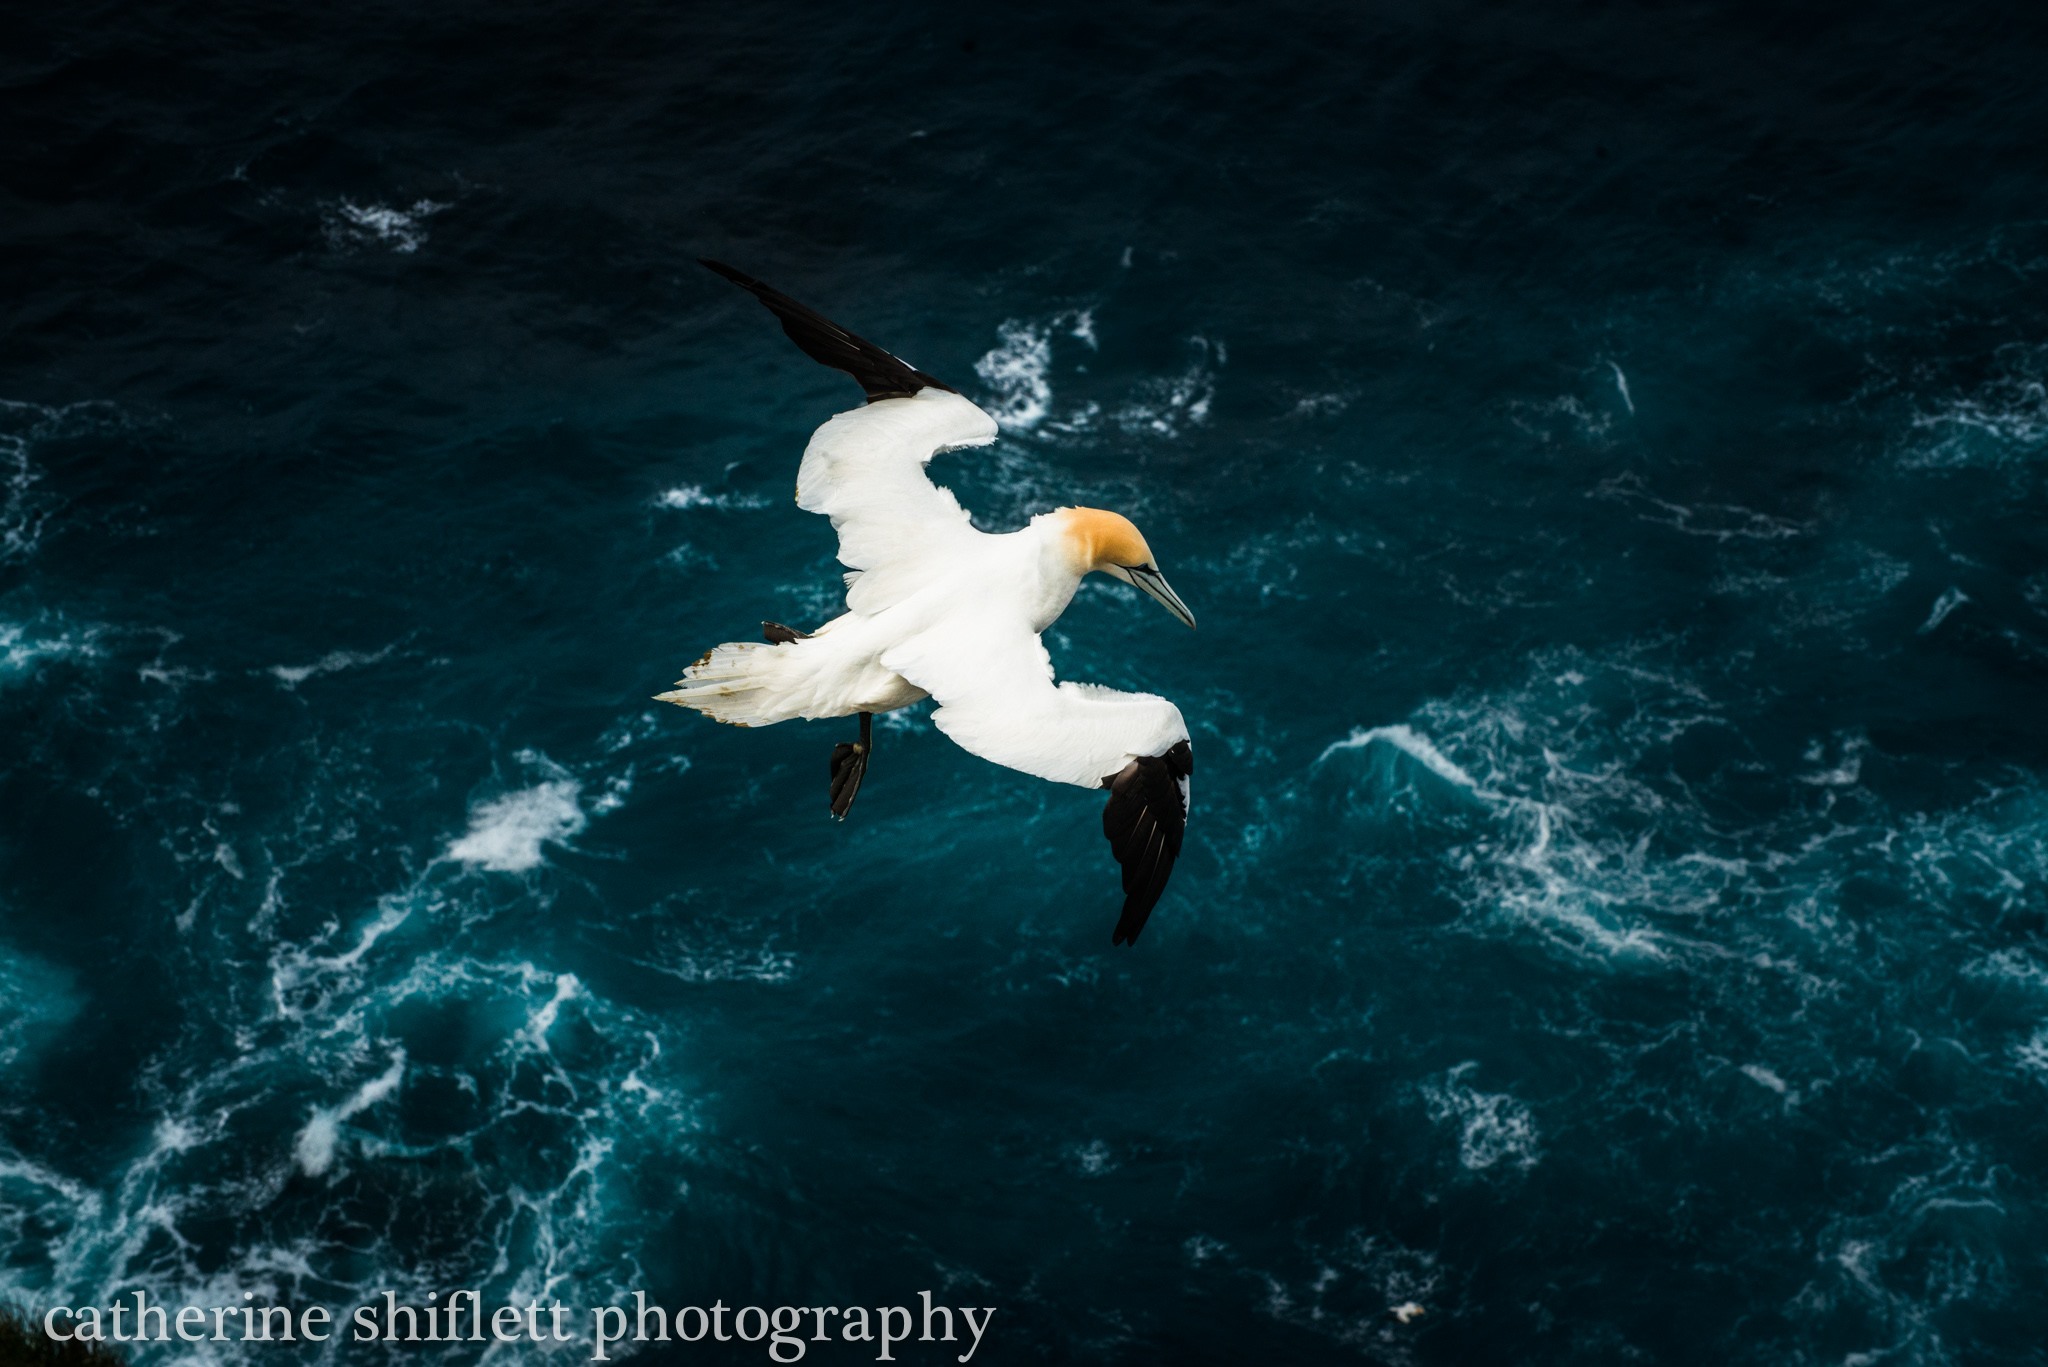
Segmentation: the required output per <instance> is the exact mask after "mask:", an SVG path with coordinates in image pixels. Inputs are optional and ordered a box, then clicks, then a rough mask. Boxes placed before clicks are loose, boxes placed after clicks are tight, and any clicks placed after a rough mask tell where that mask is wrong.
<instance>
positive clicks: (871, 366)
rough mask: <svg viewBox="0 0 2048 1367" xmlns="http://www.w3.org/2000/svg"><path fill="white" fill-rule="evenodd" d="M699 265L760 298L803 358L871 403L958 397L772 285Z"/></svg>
mask: <svg viewBox="0 0 2048 1367" xmlns="http://www.w3.org/2000/svg"><path fill="white" fill-rule="evenodd" d="M697 262H698V264H699V265H701V266H703V267H704V268H705V269H706V270H708V271H712V272H714V273H715V274H718V275H721V276H724V277H725V278H726V279H727V280H730V281H731V282H732V283H733V284H735V285H738V286H739V287H740V288H741V289H743V290H745V291H747V292H748V293H749V294H751V295H753V296H754V297H755V298H756V299H759V300H760V301H761V303H762V304H763V305H764V306H766V308H767V309H768V311H769V312H770V313H772V314H774V315H775V316H776V317H777V318H778V319H780V320H781V322H782V330H783V332H784V333H786V334H787V335H788V337H789V339H790V340H791V341H792V342H795V343H796V344H797V346H798V348H799V349H801V350H802V351H803V353H804V354H805V355H807V356H809V357H810V358H811V359H812V360H814V361H817V362H819V363H820V364H823V365H828V366H831V367H832V368H833V369H834V370H843V371H845V372H846V373H847V374H848V375H851V376H853V378H854V379H855V380H857V381H858V382H859V383H860V387H861V389H862V391H863V392H864V393H866V395H867V396H868V402H869V403H873V402H875V401H876V400H877V399H899V398H908V397H909V396H911V395H913V394H915V393H917V391H918V390H920V389H943V390H946V391H947V392H949V393H953V394H957V393H959V392H960V391H959V390H957V389H954V388H953V386H951V385H949V384H947V383H946V382H945V381H944V380H940V379H937V378H935V377H933V376H931V375H927V374H925V373H924V372H923V371H922V370H919V369H918V368H917V367H915V366H913V365H911V364H910V363H909V362H908V361H905V360H904V359H903V358H902V357H900V356H896V355H894V354H892V353H890V352H888V351H884V350H883V349H882V348H881V347H878V346H876V345H875V344H874V343H873V342H870V341H868V340H867V339H866V338H864V337H861V336H859V335H858V334H856V333H852V332H848V331H847V330H846V329H845V328H843V327H841V326H839V324H837V323H835V322H833V321H832V320H831V319H829V318H827V317H825V316H824V315H823V314H821V313H819V312H817V311H816V310H815V309H812V308H808V307H806V306H805V305H803V304H799V303H798V302H797V301H796V300H794V299H792V298H790V297H789V296H788V295H786V294H784V293H783V292H782V291H781V290H778V289H776V288H775V287H774V286H773V285H769V284H766V283H764V282H762V281H760V280H756V279H755V278H754V277H753V276H751V275H748V274H747V273H746V272H745V271H743V270H739V269H737V268H736V267H733V266H728V265H726V264H725V263H724V262H723V261H714V260H712V259H711V258H710V257H708V256H700V257H698V258H697Z"/></svg>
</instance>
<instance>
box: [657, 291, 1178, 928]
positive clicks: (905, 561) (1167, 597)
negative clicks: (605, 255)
mask: <svg viewBox="0 0 2048 1367" xmlns="http://www.w3.org/2000/svg"><path fill="white" fill-rule="evenodd" d="M706 264H707V265H711V266H712V268H713V269H714V270H718V271H719V272H720V273H721V274H723V275H726V276H727V277H728V278H729V279H733V280H735V281H736V283H739V284H741V285H742V286H743V287H744V288H747V289H749V290H751V291H753V292H754V293H755V294H756V295H757V296H758V297H760V298H761V300H762V302H763V303H765V304H767V306H768V307H769V308H770V309H771V310H773V311H774V312H775V313H776V314H777V316H778V317H781V318H782V319H783V324H784V328H785V330H786V331H787V332H789V334H790V336H791V337H792V339H794V340H795V341H796V342H797V344H798V345H799V346H801V347H803V349H804V350H805V351H807V352H809V353H810V354H811V355H813V356H814V357H817V358H818V359H820V360H823V361H825V362H826V363H827V364H831V365H835V366H838V367H839V368H841V369H845V370H847V371H848V372H849V373H850V374H853V375H854V376H855V378H857V379H859V380H861V382H862V384H863V387H864V388H866V389H867V390H868V393H869V395H870V402H869V403H868V404H867V405H865V406H864V407H861V408H857V409H854V410H852V411H850V412H846V413H841V414H839V415H837V416H836V417H833V418H831V419H830V420H828V421H827V422H826V423H825V424H824V425H823V426H822V427H820V428H819V429H818V430H817V432H816V434H815V435H813V436H812V438H811V441H810V445H809V446H808V447H807V448H806V449H805V451H804V456H803V461H802V463H801V465H800V466H799V469H798V474H797V494H796V500H797V504H798V506H799V507H802V508H804V509H807V510H809V511H811V512H816V513H823V514H824V515H825V516H826V517H828V518H830V519H831V521H832V525H833V527H834V528H835V529H836V530H837V532H838V534H839V559H840V561H841V563H843V564H844V565H846V566H847V567H848V573H847V576H846V580H847V593H846V605H847V611H846V612H845V613H844V614H842V615H841V616H839V617H836V618H834V619H833V620H832V621H830V622H827V623H825V624H824V625H823V626H821V627H818V628H817V629H816V630H815V631H813V632H811V633H809V634H808V635H806V634H804V633H801V632H794V631H790V630H789V629H788V628H775V627H773V626H772V624H770V626H771V641H770V643H766V644H763V643H756V642H738V643H729V644H726V645H721V646H718V647H716V648H714V649H713V650H711V651H710V652H709V653H708V654H707V655H705V656H704V657H703V658H702V659H701V660H699V661H698V662H697V663H696V664H694V665H692V666H691V667H690V668H689V669H687V670H685V671H684V673H683V677H682V679H681V680H679V681H678V683H677V685H676V687H675V688H674V689H673V690H672V691H670V692H667V693H663V694H661V695H659V696H660V698H661V700H662V701H664V702H672V703H677V704H679V705H681V706H684V707H689V708H694V709H696V710H697V711H700V712H702V713H704V714H705V715H707V716H710V717H713V718H715V719H717V720H719V721H724V722H730V723H733V724H736V725H741V726H763V725H769V724H772V723H774V722H779V721H789V720H793V719H796V718H824V717H844V716H852V715H860V716H861V718H862V723H863V732H862V741H861V743H859V744H857V745H851V746H849V745H842V746H840V747H839V751H840V753H838V754H835V757H834V765H833V796H834V803H833V810H834V814H835V815H841V816H843V815H844V814H845V808H846V807H847V806H850V805H851V802H852V794H853V792H854V791H857V790H858V785H859V781H860V777H861V775H862V773H864V772H865V768H866V765H867V761H868V748H869V733H868V731H867V728H866V722H867V716H868V714H872V713H875V712H886V711H890V710H892V709H894V708H899V707H905V706H908V705H910V704H911V703H914V702H917V701H919V700H920V699H922V698H924V697H926V696H930V697H932V698H934V699H935V700H937V702H938V704H939V706H938V708H937V709H936V711H935V712H934V713H933V716H932V720H933V722H934V724H936V725H937V727H938V728H939V730H941V731H942V732H944V733H945V734H946V735H947V736H948V737H950V738H951V739H952V740H953V741H954V742H955V743H957V744H958V745H959V746H960V747H961V748H962V749H965V750H967V751H969V752H971V753H973V754H976V755H979V756H981V757H982V758H983V759H987V760H991V761H993V762H995V763H997V764H1001V765H1005V766H1007V767H1009V768H1012V769H1018V770H1022V771H1023V772H1025V773H1028V774H1033V775H1036V776H1037V777H1039V778H1044V779H1050V780H1053V781H1055V782H1059V783H1072V784H1077V785H1079V786H1081V787H1085V788H1109V789H1111V793H1112V796H1111V800H1110V809H1109V811H1108V813H1107V814H1106V815H1105V829H1106V830H1107V831H1108V833H1109V835H1110V839H1111V843H1112V846H1113V847H1114V848H1115V850H1116V853H1117V856H1118V859H1119V860H1120V861H1121V862H1122V863H1123V864H1124V869H1125V877H1124V883H1125V891H1126V893H1127V894H1130V895H1129V896H1128V897H1127V899H1126V904H1125V913H1124V919H1123V921H1120V922H1119V927H1118V936H1117V938H1118V941H1119V942H1120V943H1121V942H1126V941H1128V940H1132V939H1135V938H1136V935H1137V929H1138V928H1139V927H1141V926H1142V925H1143V923H1144V918H1145V915H1146V914H1147V913H1149V912H1150V910H1151V904H1152V902H1154V901H1156V900H1157V897H1158V893H1159V891H1160V890H1162V889H1163V888H1164V885H1165V881H1166V874H1167V873H1168V872H1169V871H1170V869H1171V867H1172V862H1173V858H1174V856H1175V854H1177V852H1178V850H1179V845H1180V834H1181V828H1182V827H1183V825H1184V824H1185V820H1186V814H1187V787H1188V771H1189V770H1191V768H1192V763H1193V762H1192V758H1191V751H1190V749H1189V746H1188V743H1187V742H1188V739H1189V737H1188V729H1187V723H1186V722H1185V720H1183V718H1182V717H1181V713H1180V709H1179V708H1177V707H1175V706H1174V705H1173V704H1172V703H1170V702H1168V701H1167V700H1166V699H1164V698H1161V697H1157V696H1155V695H1153V694H1150V693H1124V692H1119V691H1116V690H1114V689H1109V688H1102V687H1098V686H1096V685H1093V684H1083V683H1055V682H1054V680H1053V670H1052V661H1051V659H1050V657H1049V656H1047V654H1046V651H1045V647H1044V645H1043V644H1042V643H1041V642H1040V640H1039V633H1041V632H1043V631H1044V630H1045V629H1046V627H1048V626H1050V625H1051V624H1052V623H1053V622H1054V621H1056V620H1058V618H1059V616H1060V614H1061V613H1062V612H1064V611H1065V610H1066V607H1067V604H1068V603H1069V602H1070V601H1072V599H1073V596H1074V593H1075V590H1076V589H1077V588H1078V587H1079V586H1080V583H1081V580H1082V578H1083V577H1084V576H1086V575H1087V574H1089V573H1091V572H1093V571H1102V572H1104V573H1108V574H1111V575H1113V576H1115V577H1117V578H1120V579H1123V580H1124V581H1125V582H1127V583H1132V584H1135V585H1136V586H1137V587H1139V588H1141V589H1143V590H1144V591H1145V592H1147V593H1149V594H1151V595H1152V596H1153V597H1154V598H1156V599H1158V600H1159V601H1160V602H1161V603H1163V604H1164V605H1165V606H1166V607H1167V608H1168V609H1169V610H1170V611H1172V612H1173V613H1174V614H1175V615H1176V616H1178V617H1180V618H1181V619H1182V620H1184V621H1186V622H1187V623H1188V625H1190V626H1192V625H1194V618H1193V616H1192V614H1190V613H1189V612H1188V610H1187V608H1186V606H1185V605H1184V604H1182V603H1181V601H1180V599H1179V598H1178V597H1177V596H1176V595H1175V594H1174V593H1173V591H1172V589H1170V588H1168V587H1167V585H1166V581H1165V579H1164V578H1163V577H1161V576H1160V574H1159V569H1158V566H1157V564H1155V563H1154V561H1153V558H1152V553H1151V550H1150V548H1149V547H1148V546H1147V545H1146V544H1145V540H1144V537H1143V536H1141V535H1140V534H1139V533H1138V530H1137V528H1136V527H1134V526H1132V525H1131V524H1130V522H1129V521H1128V520H1126V519H1125V518H1123V517H1120V516H1118V515H1117V514H1115V513H1110V512H1104V511H1102V510H1099V509H1088V508H1062V509H1058V510H1055V511H1053V512H1049V513H1043V514H1040V515H1039V516H1037V517H1035V518H1033V519H1032V520H1031V522H1030V523H1029V525H1027V526H1025V527H1023V528H1021V529H1020V530H1018V531H1014V532H1008V533H1002V534H991V533H988V532H983V531H979V530H977V529H976V528H975V527H974V525H973V524H972V522H970V520H969V519H968V516H967V513H966V511H965V510H964V509H962V508H961V506H960V504H959V501H958V500H957V499H955V498H954V497H953V495H952V493H951V492H949V491H948V490H946V489H943V488H940V487H938V486H937V485H934V484H933V483H932V482H931V480H930V478H929V477H928V476H927V474H926V472H925V466H926V464H927V463H928V462H929V461H930V460H931V458H932V457H933V456H934V455H937V454H938V453H940V452H942V451H950V450H955V449H958V448H962V447H973V446H983V445H986V444H988V443H989V442H992V441H994V440H995V439H996V434H997V433H996V424H995V422H994V420H993V419H991V418H990V417H989V415H988V414H986V413H984V412H983V411H982V410H981V409H980V408H978V407H976V406H975V405H974V404H973V403H971V402H969V401H968V400H967V399H965V398H963V397H962V396H961V395H960V394H958V393H957V392H954V391H953V390H951V389H949V388H947V387H945V386H944V385H942V384H941V383H940V382H938V381H936V380H933V379H932V378H931V377H930V376H927V375H925V374H923V373H922V372H920V371H916V370H913V369H911V368H910V367H909V366H908V365H907V364H905V363H904V362H902V361H900V360H898V359H897V358H896V357H894V356H891V355H890V354H889V353H887V352H885V351H882V350H881V349H880V348H879V347H875V346H873V344H872V343H867V342H864V341H862V340H861V339H860V338H858V337H855V336H853V334H851V333H848V332H846V331H845V330H844V329H842V328H838V327H837V325H835V324H832V323H830V322H828V321H827V320H825V319H823V318H821V317H819V316H818V315H816V314H815V313H812V312H811V311H810V310H808V309H806V308H804V307H803V306H802V305H800V304H797V303H796V302H795V301H794V300H791V299H789V298H788V297H787V296H785V295H781V294H779V293H777V292H776V291H774V290H771V289H769V288H768V287H767V286H765V285H762V284H760V282H758V281H754V280H751V279H750V278H748V277H745V276H743V275H741V274H740V273H739V272H737V271H733V270H731V269H730V268H729V267H720V266H717V265H716V264H715V263H709V262H707V263H706ZM843 766H851V768H850V770H849V771H847V772H846V773H842V768H843ZM849 775H850V776H849ZM1162 785H1163V786H1162ZM842 790H844V796H843V801H842ZM1168 808H1177V810H1167V809H1168ZM1134 879H1135V883H1136V886H1134Z"/></svg>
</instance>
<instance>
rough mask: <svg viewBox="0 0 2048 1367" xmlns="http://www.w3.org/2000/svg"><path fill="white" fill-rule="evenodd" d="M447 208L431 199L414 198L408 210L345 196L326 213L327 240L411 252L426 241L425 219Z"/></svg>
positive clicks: (335, 242)
mask: <svg viewBox="0 0 2048 1367" xmlns="http://www.w3.org/2000/svg"><path fill="white" fill-rule="evenodd" d="M448 207H449V206H448V205H446V204H442V203H438V202H436V201H434V200H431V199H417V200H414V201H413V203H412V207H410V208H407V209H394V208H392V207H391V206H390V205H388V204H357V203H355V202H354V201H353V200H347V199H344V200H341V201H339V202H338V203H336V204H335V205H334V206H333V207H332V208H331V209H330V210H329V212H328V214H327V219H326V223H325V225H324V227H325V231H326V235H327V241H328V243H329V244H330V245H332V246H336V247H354V246H363V245H368V244H376V245H381V246H385V247H389V248H390V249H391V250H392V251H394V252H398V253H400V254H402V255H410V254H412V253H413V252H416V251H418V250H419V249H420V248H421V247H422V246H423V245H425V243H426V240H427V228H426V221H427V220H428V219H430V218H432V217H433V216H434V215H435V214H438V213H440V212H441V211H442V210H444V209H446V208H448Z"/></svg>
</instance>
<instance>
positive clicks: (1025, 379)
mask: <svg viewBox="0 0 2048 1367" xmlns="http://www.w3.org/2000/svg"><path fill="white" fill-rule="evenodd" d="M996 337H997V338H998V341H997V343H996V345H995V346H994V347H993V348H991V349H990V350H989V351H988V352H987V353H986V354H985V355H983V356H982V358H981V359H980V360H978V361H976V362H975V363H974V373H975V374H977V375H979V376H981V380H982V383H983V384H986V385H987V386H988V387H989V388H990V389H991V390H993V391H994V395H993V397H992V398H990V399H989V400H988V401H987V402H986V403H984V405H983V406H984V407H985V408H987V409H988V414H989V416H990V417H992V418H994V419H995V420H996V424H997V426H999V427H1004V428H1007V429H1010V430H1012V431H1020V432H1028V431H1030V430H1031V429H1032V428H1034V427H1036V426H1038V424H1039V423H1040V422H1042V421H1044V420H1045V415H1046V414H1047V413H1049V412H1051V411H1052V380H1051V379H1050V378H1049V376H1050V372H1051V370H1052V328H1051V325H1049V324H1046V323H1027V322H1024V321H1022V320H1020V319H1016V318H1010V319H1006V320H1005V321H1004V322H1003V324H1002V326H1000V327H998V328H997V329H996Z"/></svg>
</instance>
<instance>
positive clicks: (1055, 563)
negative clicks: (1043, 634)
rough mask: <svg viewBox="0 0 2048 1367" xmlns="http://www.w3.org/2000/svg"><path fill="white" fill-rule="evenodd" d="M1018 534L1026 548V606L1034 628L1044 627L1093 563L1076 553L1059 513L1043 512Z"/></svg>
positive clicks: (1056, 615)
mask: <svg viewBox="0 0 2048 1367" xmlns="http://www.w3.org/2000/svg"><path fill="white" fill-rule="evenodd" d="M1017 535H1018V538H1019V540H1020V541H1022V542H1023V543H1024V544H1023V546H1022V549H1023V551H1024V552H1025V555H1024V565H1023V574H1022V575H1021V576H1020V579H1021V583H1020V587H1021V588H1022V589H1023V591H1024V594H1025V610H1026V613H1027V614H1028V616H1029V618H1030V620H1031V629H1032V630H1033V631H1044V630H1045V629H1046V628H1047V627H1049V626H1051V625H1052V624H1053V623H1054V622H1057V621H1058V620H1059V618H1060V614H1061V613H1063V612H1065V611H1066V610H1067V604H1069V603H1071V602H1073V601H1074V593H1075V591H1076V590H1078V589H1079V588H1080V587H1081V580H1082V579H1083V578H1085V577H1086V576H1087V574H1088V571H1089V568H1090V566H1089V565H1088V564H1087V563H1086V561H1085V559H1084V557H1082V556H1080V555H1077V554H1076V553H1075V546H1074V540H1073V538H1072V537H1071V536H1069V535H1068V534H1067V532H1066V529H1065V527H1064V526H1063V525H1062V523H1061V521H1060V519H1059V517H1058V515H1057V514H1053V513H1044V514H1040V515H1039V516H1038V517H1035V518H1033V519H1032V520H1031V525H1030V526H1028V527H1026V528H1025V529H1024V530H1023V531H1021V532H1019V533H1018V534H1017Z"/></svg>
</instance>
